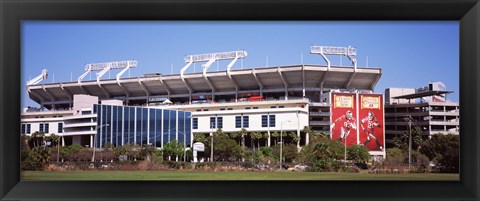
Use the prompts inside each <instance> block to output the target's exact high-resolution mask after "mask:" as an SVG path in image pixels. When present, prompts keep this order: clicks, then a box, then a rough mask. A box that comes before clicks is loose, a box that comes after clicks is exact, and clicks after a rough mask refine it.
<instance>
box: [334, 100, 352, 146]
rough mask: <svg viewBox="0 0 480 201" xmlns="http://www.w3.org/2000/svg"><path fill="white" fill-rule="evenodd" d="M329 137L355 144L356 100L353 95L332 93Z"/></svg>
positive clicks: (348, 144)
mask: <svg viewBox="0 0 480 201" xmlns="http://www.w3.org/2000/svg"><path fill="white" fill-rule="evenodd" d="M331 100H332V125H331V127H330V128H331V137H332V139H333V140H340V141H342V143H345V142H346V143H347V146H350V145H352V144H357V129H358V119H357V100H356V94H354V93H332V99H331Z"/></svg>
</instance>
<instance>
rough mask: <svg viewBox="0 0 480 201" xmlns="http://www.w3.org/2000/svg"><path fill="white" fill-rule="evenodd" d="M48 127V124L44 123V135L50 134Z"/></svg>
mask: <svg viewBox="0 0 480 201" xmlns="http://www.w3.org/2000/svg"><path fill="white" fill-rule="evenodd" d="M49 127H50V124H49V123H46V124H45V126H44V129H45V132H44V133H45V134H47V133H50V131H49V130H50V128H49Z"/></svg>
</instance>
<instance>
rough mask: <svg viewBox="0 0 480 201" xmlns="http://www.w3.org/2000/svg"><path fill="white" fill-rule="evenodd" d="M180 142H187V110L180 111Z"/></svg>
mask: <svg viewBox="0 0 480 201" xmlns="http://www.w3.org/2000/svg"><path fill="white" fill-rule="evenodd" d="M178 143H180V144H185V112H183V111H178Z"/></svg>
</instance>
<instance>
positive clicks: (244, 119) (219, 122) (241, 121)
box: [192, 115, 276, 129]
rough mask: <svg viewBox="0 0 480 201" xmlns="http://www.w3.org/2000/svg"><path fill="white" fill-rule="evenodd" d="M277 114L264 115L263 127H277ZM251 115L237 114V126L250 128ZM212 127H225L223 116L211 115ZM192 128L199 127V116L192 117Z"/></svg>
mask: <svg viewBox="0 0 480 201" xmlns="http://www.w3.org/2000/svg"><path fill="white" fill-rule="evenodd" d="M275 122H276V118H275V115H262V127H275V126H276V124H275ZM249 126H250V117H249V116H248V115H244V116H235V128H248V127H249ZM210 128H211V129H217V128H223V117H218V116H217V117H210ZM192 129H198V118H192Z"/></svg>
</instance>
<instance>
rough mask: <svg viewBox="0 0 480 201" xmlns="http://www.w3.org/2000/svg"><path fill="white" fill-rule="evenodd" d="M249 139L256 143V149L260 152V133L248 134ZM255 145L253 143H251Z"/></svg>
mask: <svg viewBox="0 0 480 201" xmlns="http://www.w3.org/2000/svg"><path fill="white" fill-rule="evenodd" d="M250 137H251V138H252V140H253V141H257V149H258V150H260V139H262V137H263V135H262V133H260V132H253V133H251V134H250ZM253 144H255V143H253ZM253 150H254V151H255V145H254V146H253Z"/></svg>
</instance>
